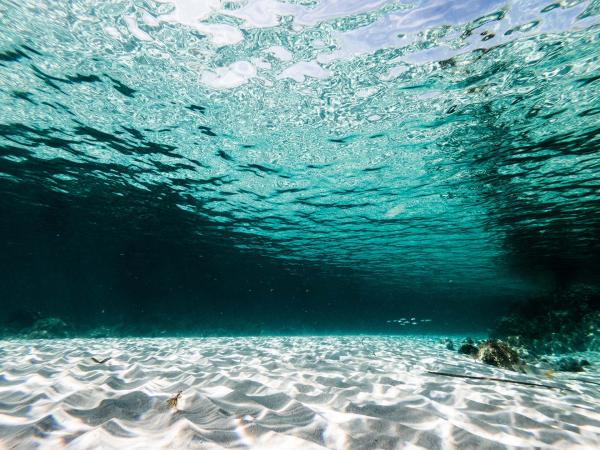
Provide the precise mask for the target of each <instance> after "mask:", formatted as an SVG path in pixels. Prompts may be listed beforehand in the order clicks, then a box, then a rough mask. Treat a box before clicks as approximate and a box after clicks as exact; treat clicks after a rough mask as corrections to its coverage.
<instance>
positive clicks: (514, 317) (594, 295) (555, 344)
mask: <svg viewBox="0 0 600 450" xmlns="http://www.w3.org/2000/svg"><path fill="white" fill-rule="evenodd" d="M491 336H492V337H494V338H501V339H505V340H506V341H507V342H509V343H510V344H511V345H513V346H515V347H517V348H523V349H527V350H528V351H529V353H531V354H534V355H535V354H537V355H541V354H561V353H571V352H576V351H586V350H591V351H598V350H600V289H598V288H597V287H592V286H589V285H585V284H576V285H572V286H570V287H569V288H568V289H562V290H560V291H556V292H554V293H550V294H546V295H544V296H539V297H535V298H532V299H529V300H528V301H526V302H521V303H518V304H516V305H515V306H514V307H513V310H512V311H511V312H510V314H508V315H506V316H504V317H502V318H501V319H500V320H499V321H498V323H497V324H496V327H495V329H494V330H493V332H492V333H491Z"/></svg>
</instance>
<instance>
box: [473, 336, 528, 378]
mask: <svg viewBox="0 0 600 450" xmlns="http://www.w3.org/2000/svg"><path fill="white" fill-rule="evenodd" d="M477 359H478V360H479V361H481V362H483V363H485V364H490V365H492V366H496V367H501V368H502V369H508V370H515V371H520V370H522V367H523V362H522V361H521V358H519V355H518V353H517V352H516V351H515V350H514V349H513V348H512V347H511V346H510V345H508V344H507V343H506V342H502V341H499V340H497V339H489V340H487V341H485V342H482V343H480V344H479V348H478V351H477Z"/></svg>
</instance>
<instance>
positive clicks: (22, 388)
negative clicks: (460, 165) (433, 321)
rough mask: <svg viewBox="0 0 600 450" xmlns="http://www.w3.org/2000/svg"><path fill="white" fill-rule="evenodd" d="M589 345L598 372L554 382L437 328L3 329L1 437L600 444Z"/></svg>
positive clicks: (165, 443)
mask: <svg viewBox="0 0 600 450" xmlns="http://www.w3.org/2000/svg"><path fill="white" fill-rule="evenodd" d="M92 356H95V357H98V358H101V357H105V356H112V359H111V360H109V361H108V362H106V363H105V364H96V363H94V362H93V361H92V360H91V357H92ZM586 357H587V358H588V360H590V362H591V363H592V367H591V369H590V370H588V371H587V373H585V374H571V373H569V374H567V373H560V374H556V375H555V377H554V378H553V379H551V380H550V379H547V378H543V377H537V376H533V375H522V374H516V373H513V372H508V371H504V370H500V369H495V368H492V367H489V366H485V365H483V364H481V363H478V362H476V361H473V360H471V359H469V358H468V357H464V356H460V355H458V354H456V353H454V352H450V351H447V350H445V349H444V347H443V346H442V345H441V344H439V343H438V342H437V340H434V339H433V338H416V337H414V338H410V337H402V338H380V337H325V338H324V337H296V338H206V339H99V340H85V339H74V340H54V341H2V342H1V347H0V369H1V375H0V448H18V449H29V448H65V447H66V448H73V449H88V448H102V449H113V448H114V449H153V448H175V449H187V448H198V449H216V448H259V449H268V448H269V449H278V450H279V449H281V450H287V449H303V450H304V449H313V448H331V449H352V450H358V449H391V448H426V449H437V448H446V449H448V448H460V449H469V448H472V449H484V448H488V449H492V448H493V449H496V448H498V449H500V448H519V447H524V448H531V447H540V448H569V449H574V448H581V449H592V448H600V407H599V405H600V386H598V385H594V384H586V383H584V382H583V381H582V380H588V381H594V382H599V381H600V380H599V379H598V378H600V377H598V375H599V372H598V369H597V368H598V367H600V357H599V356H598V354H597V353H596V354H588V355H586ZM426 370H437V371H449V372H453V373H460V374H470V375H485V376H493V377H499V378H510V379H516V380H525V381H532V382H537V383H544V384H549V385H553V386H562V387H567V388H569V389H570V390H564V389H546V388H539V387H531V386H522V385H517V384H507V383H500V382H494V381H487V380H486V381H482V380H465V379H460V378H449V377H442V376H438V375H429V374H427V373H426ZM179 390H182V391H183V393H182V396H181V399H180V400H179V402H178V410H175V409H169V407H168V405H167V402H166V401H167V399H168V398H169V397H171V396H172V395H174V394H175V393H176V392H177V391H179Z"/></svg>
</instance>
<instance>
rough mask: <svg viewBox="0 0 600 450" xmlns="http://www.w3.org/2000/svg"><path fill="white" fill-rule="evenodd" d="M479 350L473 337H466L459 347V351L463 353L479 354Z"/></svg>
mask: <svg viewBox="0 0 600 450" xmlns="http://www.w3.org/2000/svg"><path fill="white" fill-rule="evenodd" d="M478 351H479V349H478V348H477V346H476V345H475V343H474V342H473V339H471V338H466V339H465V340H464V341H463V342H462V344H461V345H460V347H459V348H458V353H460V354H461V355H469V356H477V352H478Z"/></svg>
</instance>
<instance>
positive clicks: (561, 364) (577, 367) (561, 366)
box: [556, 357, 589, 372]
mask: <svg viewBox="0 0 600 450" xmlns="http://www.w3.org/2000/svg"><path fill="white" fill-rule="evenodd" d="M583 362H587V361H585V360H582V361H578V360H576V359H575V358H573V357H568V358H561V359H559V360H558V362H557V363H556V370H559V371H561V372H583V366H584V364H583ZM587 363H588V365H589V362H587Z"/></svg>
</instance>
